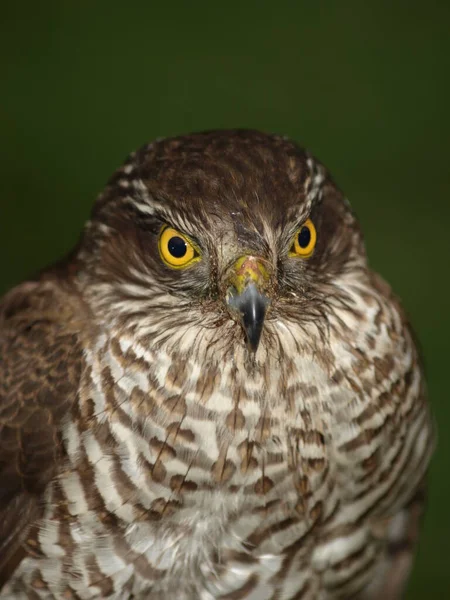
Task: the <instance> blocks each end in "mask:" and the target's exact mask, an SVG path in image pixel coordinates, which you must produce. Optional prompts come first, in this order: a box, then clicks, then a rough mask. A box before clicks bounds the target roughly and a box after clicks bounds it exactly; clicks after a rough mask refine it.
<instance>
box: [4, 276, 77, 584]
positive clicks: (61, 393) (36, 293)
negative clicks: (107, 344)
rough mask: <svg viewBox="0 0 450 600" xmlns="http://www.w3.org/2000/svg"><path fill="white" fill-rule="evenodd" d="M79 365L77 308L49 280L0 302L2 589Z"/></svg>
mask: <svg viewBox="0 0 450 600" xmlns="http://www.w3.org/2000/svg"><path fill="white" fill-rule="evenodd" d="M81 365H82V349H81V345H80V342H79V336H78V334H77V319H76V307H75V306H74V302H73V298H72V296H71V295H69V294H67V293H66V292H64V291H63V290H62V289H61V287H60V286H59V285H58V284H57V283H56V282H52V281H47V282H36V283H25V284H23V285H21V286H18V287H17V288H15V289H14V290H12V291H11V292H10V293H9V294H8V295H7V296H6V297H5V298H4V299H3V301H2V303H1V305H0V587H1V585H2V584H3V583H4V582H5V581H6V580H7V579H8V577H9V576H10V575H11V573H12V571H13V570H14V568H15V567H16V566H17V565H18V563H19V562H20V560H21V559H22V557H23V555H24V550H23V549H22V546H21V544H22V542H23V540H24V538H25V536H26V534H27V529H28V526H29V525H30V523H32V522H33V521H34V520H35V519H37V518H38V517H39V516H40V510H41V502H40V499H41V496H42V494H43V492H44V490H45V487H46V486H47V484H48V482H49V481H50V480H51V479H52V477H53V476H54V475H55V473H56V469H57V465H58V460H59V459H60V458H61V445H60V439H59V425H60V422H61V419H62V417H63V416H64V414H65V413H66V412H67V411H68V410H69V408H70V406H71V405H72V403H73V402H74V400H75V398H76V393H77V389H78V382H79V377H80V371H81Z"/></svg>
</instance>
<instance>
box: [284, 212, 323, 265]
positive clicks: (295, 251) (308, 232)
mask: <svg viewBox="0 0 450 600" xmlns="http://www.w3.org/2000/svg"><path fill="white" fill-rule="evenodd" d="M316 242H317V231H316V228H315V227H314V223H313V222H312V221H311V219H307V220H306V221H305V222H304V223H303V225H302V226H301V227H299V228H298V229H297V231H296V232H295V235H294V238H293V240H292V245H291V249H290V251H289V256H292V257H295V256H301V257H302V258H308V257H309V256H311V255H312V253H313V251H314V248H315V245H316Z"/></svg>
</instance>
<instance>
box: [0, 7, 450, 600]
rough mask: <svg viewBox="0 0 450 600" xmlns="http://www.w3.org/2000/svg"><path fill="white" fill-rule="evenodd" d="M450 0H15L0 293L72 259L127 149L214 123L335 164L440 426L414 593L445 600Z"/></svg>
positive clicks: (5, 78) (2, 37) (1, 99)
mask: <svg viewBox="0 0 450 600" xmlns="http://www.w3.org/2000/svg"><path fill="white" fill-rule="evenodd" d="M449 23H450V3H448V2H438V1H436V2H433V1H429V2H427V3H423V2H419V1H410V2H403V1H397V2H388V1H378V2H375V1H372V2H362V1H358V2H346V1H334V2H322V1H319V0H317V1H315V2H312V1H309V2H306V1H303V0H298V1H297V2H278V3H276V2H270V3H269V2H267V3H265V2H262V1H260V2H250V1H249V2H231V1H229V2H226V3H218V2H217V3H214V2H212V1H211V0H209V1H208V2H204V1H201V2H200V1H197V2H170V3H168V2H166V3H155V2H151V1H150V0H147V1H145V2H144V1H140V2H139V1H138V2H129V3H127V4H125V3H118V2H117V3H113V2H103V1H92V0H91V2H85V1H78V2H70V1H63V0H58V1H57V2H55V1H49V0H46V1H45V2H43V3H38V2H35V1H34V0H22V2H20V3H15V4H14V3H12V2H9V3H4V4H3V5H2V9H1V16H0V72H1V79H0V81H1V83H0V85H1V94H0V132H1V144H0V146H1V150H0V151H1V157H0V171H1V173H0V186H1V219H0V256H1V270H0V288H1V291H2V292H3V291H5V290H6V289H7V288H8V287H9V286H11V285H13V284H14V283H16V282H19V281H20V280H21V279H22V278H24V277H26V276H27V275H28V274H30V273H32V272H33V271H34V270H36V269H37V268H39V267H40V266H43V265H45V264H46V263H49V262H51V261H53V260H55V259H56V258H57V257H59V256H61V255H62V254H63V253H64V252H65V251H67V250H68V249H69V248H70V247H71V246H72V245H73V244H74V242H75V240H76V239H77V236H78V233H79V231H80V228H81V227H82V225H83V222H84V220H85V219H86V218H87V216H88V213H89V210H90V207H91V205H92V202H93V200H94V198H95V196H96V194H97V193H98V191H99V190H100V189H101V188H102V186H103V184H104V182H105V180H106V179H107V178H108V177H109V176H110V174H111V173H112V172H113V170H114V169H115V168H116V167H117V166H118V165H119V164H120V163H121V161H122V159H123V158H124V157H125V155H126V154H127V153H128V152H129V151H131V150H133V149H135V148H136V147H138V146H139V145H141V144H143V143H144V142H147V141H150V140H151V139H152V138H154V137H158V136H169V135H174V134H179V133H184V132H189V131H192V130H202V129H208V128H218V127H254V128H259V129H264V130H269V131H276V132H279V133H284V134H288V135H290V136H291V137H293V138H295V139H296V140H298V141H299V142H301V143H302V144H304V145H306V146H308V147H309V148H310V149H311V150H312V151H313V152H314V153H315V154H316V155H317V156H318V157H319V158H320V159H321V160H322V161H323V162H324V163H325V164H326V165H327V166H328V167H329V169H330V170H331V172H332V173H333V174H334V176H335V178H336V179H337V181H338V183H339V184H340V186H341V187H342V188H343V189H344V191H345V193H346V194H347V195H348V197H349V198H350V200H351V202H352V204H353V206H354V207H355V209H356V211H357V213H358V214H359V216H360V218H361V220H362V223H363V227H364V230H365V233H366V238H367V245H368V250H369V255H370V258H371V261H372V264H373V265H374V267H375V268H376V269H377V270H379V271H381V272H382V273H383V275H384V276H385V277H386V278H387V279H388V280H389V281H390V282H391V283H392V284H393V286H394V288H395V289H396V291H397V292H398V293H399V294H400V295H401V297H402V298H403V300H404V304H405V305H406V307H407V309H408V311H409V313H410V315H411V317H412V320H413V323H414V325H415V328H416V330H417V332H418V335H419V338H420V340H421V342H422V345H423V350H424V354H425V359H426V363H427V368H428V376H429V387H430V392H431V397H432V401H433V405H434V411H435V415H436V420H437V422H438V426H439V430H440V439H439V447H438V452H437V454H436V456H435V460H434V463H433V467H432V471H431V492H430V504H429V510H428V513H427V517H426V521H425V528H424V532H423V536H422V542H421V548H420V552H419V557H418V560H417V562H416V567H415V571H414V576H413V579H412V582H411V585H410V589H409V593H408V598H409V599H415V598H420V599H422V598H450V551H449V545H450V541H449V538H450V477H449V475H450V472H449V470H450V442H449V440H447V436H446V428H447V427H449V426H450V403H449V402H448V392H447V387H448V384H447V383H446V374H445V372H446V369H447V368H448V366H447V360H448V358H447V352H448V348H449V344H448V341H449V336H450V322H449V317H448V315H449V300H448V298H449V292H450V284H449V260H450V239H449V238H450V234H449V217H450V203H449V200H450V177H449V166H448V161H449V155H448V145H449V140H450V117H449V93H448V92H449V85H450V84H449V74H450V35H449Z"/></svg>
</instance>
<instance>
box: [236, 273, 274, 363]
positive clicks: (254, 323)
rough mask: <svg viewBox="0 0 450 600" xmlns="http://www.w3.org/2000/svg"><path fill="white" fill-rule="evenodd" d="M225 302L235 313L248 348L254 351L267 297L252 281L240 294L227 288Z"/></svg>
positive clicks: (267, 300)
mask: <svg viewBox="0 0 450 600" xmlns="http://www.w3.org/2000/svg"><path fill="white" fill-rule="evenodd" d="M227 302H228V306H229V307H230V308H231V309H232V311H233V312H235V313H237V316H238V318H239V321H240V323H241V325H242V328H243V330H244V332H245V336H246V339H247V345H248V348H249V350H250V351H251V352H253V353H256V351H257V349H258V346H259V341H260V339H261V333H262V330H263V326H264V319H265V317H266V312H267V307H268V306H269V299H268V298H267V296H265V295H264V294H262V293H261V292H260V291H259V290H258V288H257V287H256V285H255V284H254V283H248V284H247V285H246V286H245V288H244V289H243V291H242V292H241V293H240V294H239V293H238V291H237V290H236V288H234V287H231V288H229V293H228V299H227Z"/></svg>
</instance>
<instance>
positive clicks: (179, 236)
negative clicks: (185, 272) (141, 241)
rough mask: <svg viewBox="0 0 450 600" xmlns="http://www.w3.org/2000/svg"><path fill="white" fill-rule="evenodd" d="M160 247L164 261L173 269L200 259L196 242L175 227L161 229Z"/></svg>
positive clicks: (181, 267)
mask: <svg viewBox="0 0 450 600" xmlns="http://www.w3.org/2000/svg"><path fill="white" fill-rule="evenodd" d="M158 247H159V253H160V255H161V258H162V260H163V262H164V263H165V264H166V265H167V266H169V267H172V269H184V268H185V267H188V266H190V265H191V264H192V263H194V262H196V261H198V260H200V254H199V252H198V250H197V248H196V247H195V246H194V244H193V243H192V242H191V241H190V240H189V239H188V238H187V236H185V235H184V234H183V233H180V232H179V231H177V230H176V229H174V228H173V227H163V228H162V229H161V233H160V234H159V243H158Z"/></svg>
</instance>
